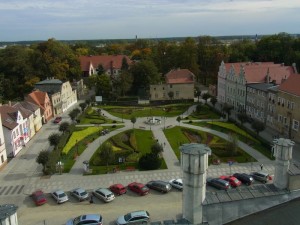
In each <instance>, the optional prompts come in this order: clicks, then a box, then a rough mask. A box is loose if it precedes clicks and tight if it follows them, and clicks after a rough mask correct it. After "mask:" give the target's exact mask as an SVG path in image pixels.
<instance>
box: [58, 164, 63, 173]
mask: <svg viewBox="0 0 300 225" xmlns="http://www.w3.org/2000/svg"><path fill="white" fill-rule="evenodd" d="M57 167H58V171H59V174H60V175H61V174H62V168H63V163H62V162H61V161H58V162H57Z"/></svg>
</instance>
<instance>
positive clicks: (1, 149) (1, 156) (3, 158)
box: [0, 116, 7, 170]
mask: <svg viewBox="0 0 300 225" xmlns="http://www.w3.org/2000/svg"><path fill="white" fill-rule="evenodd" d="M6 164H7V153H6V147H5V141H4V134H3V127H2V119H1V116H0V170H1V168H3V167H4V166H5V165H6Z"/></svg>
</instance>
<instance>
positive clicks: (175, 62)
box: [0, 33, 300, 100]
mask: <svg viewBox="0 0 300 225" xmlns="http://www.w3.org/2000/svg"><path fill="white" fill-rule="evenodd" d="M100 54H125V55H128V56H130V57H131V58H132V59H133V60H138V61H139V63H136V64H135V65H134V66H132V68H130V69H129V70H128V68H124V70H123V72H122V75H121V76H120V79H119V80H116V81H115V83H114V84H113V85H114V86H113V87H110V90H114V91H113V94H112V93H111V92H110V91H107V90H106V89H101V88H98V90H97V91H98V92H103V93H104V94H105V95H108V96H113V95H117V96H120V95H125V94H128V93H130V94H137V92H138V90H139V89H147V88H148V87H149V85H150V84H152V83H156V82H159V81H160V79H161V78H162V75H163V74H165V73H167V72H168V71H170V70H171V69H174V68H187V69H189V70H191V71H192V72H193V73H194V74H195V75H196V78H197V81H198V82H201V83H203V84H205V85H207V84H209V83H214V84H215V83H216V81H217V74H218V69H219V65H220V63H221V61H224V62H241V61H273V62H275V63H285V64H286V65H291V64H292V63H293V62H295V63H296V64H297V65H298V66H299V65H300V38H294V37H292V36H290V35H288V34H286V33H280V34H277V35H271V36H265V37H262V38H261V39H260V40H258V41H256V42H255V41H253V40H241V41H236V42H233V43H231V44H230V45H225V44H224V43H223V42H221V41H220V40H217V39H216V38H213V37H210V36H201V37H198V38H186V39H185V40H184V41H182V42H180V43H178V42H172V41H170V42H167V41H159V42H157V41H153V40H137V41H136V42H134V43H120V44H116V43H114V44H108V45H106V46H104V47H101V48H96V47H94V46H90V45H88V44H87V43H78V44H75V45H68V44H65V43H62V42H59V41H56V40H55V39H49V40H48V41H45V42H41V43H37V44H33V45H31V46H29V47H28V46H18V45H16V46H9V47H7V48H6V49H3V50H0V84H1V85H0V95H1V97H2V99H4V100H16V99H18V98H19V99H22V98H23V94H24V93H25V94H26V93H28V92H30V91H31V90H32V88H33V85H34V84H35V83H36V82H38V81H40V80H43V79H45V78H47V77H56V78H58V79H61V80H70V81H72V80H73V79H78V78H80V77H81V70H80V63H79V60H78V57H79V56H80V55H100ZM298 69H299V67H298ZM100 75H101V74H100ZM93 79H94V80H93V84H97V86H98V87H99V86H100V85H103V83H104V84H105V85H106V86H108V87H109V80H105V78H102V77H101V79H100V78H99V77H94V78H93ZM3 87H5V88H3ZM18 90H23V92H24V93H20V92H19V91H18ZM113 97H114V96H113Z"/></svg>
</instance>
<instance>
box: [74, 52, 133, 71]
mask: <svg viewBox="0 0 300 225" xmlns="http://www.w3.org/2000/svg"><path fill="white" fill-rule="evenodd" d="M124 57H125V58H126V60H127V63H128V65H131V64H132V61H131V59H129V57H128V56H126V55H96V56H80V57H79V61H80V66H81V71H89V69H90V65H92V66H93V67H94V68H95V69H96V68H98V66H99V65H102V66H103V68H104V70H109V69H111V67H113V68H115V69H121V67H122V60H123V58H124Z"/></svg>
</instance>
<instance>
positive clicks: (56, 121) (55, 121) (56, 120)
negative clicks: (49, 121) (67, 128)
mask: <svg viewBox="0 0 300 225" xmlns="http://www.w3.org/2000/svg"><path fill="white" fill-rule="evenodd" d="M61 120H62V118H61V117H60V116H58V117H56V118H55V120H54V121H53V123H60V121H61Z"/></svg>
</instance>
